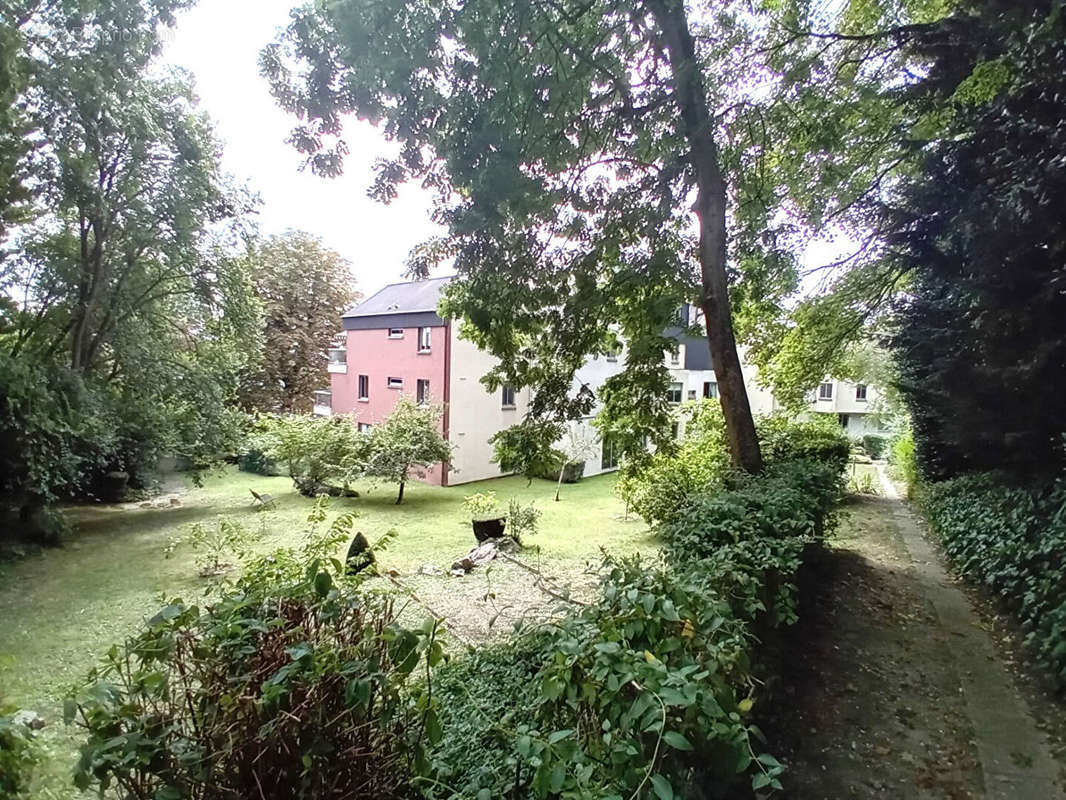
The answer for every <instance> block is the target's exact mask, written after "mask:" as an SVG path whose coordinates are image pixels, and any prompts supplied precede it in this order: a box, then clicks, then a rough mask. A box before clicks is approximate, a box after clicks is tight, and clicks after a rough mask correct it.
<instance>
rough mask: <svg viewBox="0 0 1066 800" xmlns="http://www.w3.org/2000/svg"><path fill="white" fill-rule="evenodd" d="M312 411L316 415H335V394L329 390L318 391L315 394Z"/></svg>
mask: <svg viewBox="0 0 1066 800" xmlns="http://www.w3.org/2000/svg"><path fill="white" fill-rule="evenodd" d="M313 403H314V404H313V405H312V407H311V413H312V414H314V415H315V416H316V417H332V416H333V394H332V393H331V392H327V391H318V392H315V394H314V401H313Z"/></svg>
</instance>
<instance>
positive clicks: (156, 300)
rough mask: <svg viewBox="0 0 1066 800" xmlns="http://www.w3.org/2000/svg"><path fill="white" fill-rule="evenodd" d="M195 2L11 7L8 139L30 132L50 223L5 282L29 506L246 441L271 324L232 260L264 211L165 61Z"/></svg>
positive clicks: (7, 363)
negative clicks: (256, 212)
mask: <svg viewBox="0 0 1066 800" xmlns="http://www.w3.org/2000/svg"><path fill="white" fill-rule="evenodd" d="M187 5H189V2H187V0H114V1H113V2H93V1H90V2H83V1H82V0H54V1H52V2H43V3H42V2H36V1H35V0H26V2H23V3H19V2H15V3H13V4H9V6H16V7H17V8H16V9H15V13H14V14H13V15H12V16H11V17H8V16H6V14H5V18H4V23H5V25H9V26H10V28H8V27H5V28H4V29H3V36H4V42H5V44H6V43H8V42H13V43H14V45H15V47H16V48H17V51H16V53H15V55H14V56H12V57H11V59H10V61H9V60H7V58H8V54H7V53H6V52H5V53H4V55H3V60H2V63H0V76H2V74H3V71H4V70H5V69H6V67H7V65H9V64H14V65H15V66H16V68H17V69H16V72H17V77H18V78H19V80H17V81H15V82H14V83H12V84H11V87H12V89H11V92H13V93H14V94H15V96H16V100H15V104H14V106H15V108H16V109H17V111H18V114H19V120H18V125H17V126H13V125H8V126H7V127H6V128H5V129H4V131H7V132H14V134H17V135H20V136H21V137H22V141H21V155H19V156H18V160H17V164H16V167H17V168H16V173H17V174H27V175H31V176H32V180H28V181H25V182H24V187H25V188H27V189H28V190H30V191H31V192H32V200H33V202H34V204H35V211H36V212H37V213H36V215H35V216H34V217H33V218H32V219H29V220H27V219H21V220H20V221H19V224H17V225H16V226H15V227H14V228H13V229H12V230H11V231H10V233H11V238H10V245H11V251H12V252H11V254H10V256H9V257H8V258H7V259H6V260H5V261H4V262H3V271H2V273H0V287H2V291H3V296H4V297H5V299H6V300H8V301H9V302H8V303H6V304H5V305H4V306H3V307H0V314H2V315H3V323H4V324H3V325H0V352H2V355H3V359H2V360H3V362H4V364H3V370H4V371H5V373H6V374H9V375H13V376H16V377H17V378H18V380H14V381H12V382H10V385H9V386H8V387H6V388H9V389H12V390H13V391H10V392H6V391H5V392H3V396H2V397H0V436H2V438H4V439H5V441H14V442H26V443H32V444H33V445H34V446H33V447H28V446H27V447H22V446H19V447H16V448H14V449H12V450H10V451H7V452H6V453H5V454H6V455H10V458H6V459H3V460H2V464H0V471H2V472H3V475H0V486H2V487H3V489H4V490H6V491H8V492H10V493H12V494H16V495H18V494H20V493H21V494H22V495H24V496H25V497H26V502H27V504H28V505H29V506H33V507H39V506H40V505H41V504H42V503H44V502H47V501H49V500H51V499H53V498H54V497H56V496H63V495H70V494H82V493H86V492H90V493H91V492H92V491H94V486H93V484H94V480H95V479H96V478H97V477H99V475H100V474H101V473H104V472H107V471H125V472H128V473H130V477H131V479H132V480H133V481H134V482H136V480H138V479H139V478H142V477H145V476H144V470H145V469H146V468H148V467H150V466H151V465H152V463H153V462H154V460H155V457H156V456H158V455H159V454H160V453H161V452H171V453H177V454H180V455H185V456H188V457H189V458H190V459H191V460H192V462H193V463H194V464H197V465H202V464H204V463H206V462H209V461H211V460H213V459H214V458H216V457H217V456H218V455H219V454H220V453H223V452H226V451H227V450H229V449H230V448H231V447H232V446H233V445H234V441H233V440H234V437H235V434H236V433H237V428H236V426H235V419H236V418H235V416H234V415H232V414H231V413H230V411H231V409H232V406H233V402H234V400H235V395H236V388H237V383H238V379H239V376H240V373H241V372H242V371H243V370H244V369H245V368H246V367H247V365H248V364H249V363H250V362H251V361H253V360H254V357H255V344H256V342H255V338H254V336H253V331H254V330H255V328H256V327H257V325H258V321H259V314H258V303H257V301H256V299H255V297H254V296H253V295H252V293H251V286H250V281H249V279H248V274H247V272H246V268H245V264H244V263H243V262H242V261H241V260H239V259H234V258H232V257H231V256H230V255H229V253H230V252H232V250H233V249H234V247H235V245H236V244H237V242H238V241H239V240H240V236H241V234H242V233H243V232H244V231H243V230H242V228H243V224H244V222H243V220H244V216H243V212H244V211H246V210H247V209H248V208H249V207H250V205H251V204H250V202H249V201H248V199H247V198H246V196H245V195H244V193H242V192H240V191H236V190H234V189H233V188H231V187H230V186H229V185H228V181H227V179H226V177H225V176H224V175H223V174H222V172H221V169H220V166H219V146H218V144H217V142H216V141H215V139H214V137H213V134H212V131H211V128H210V125H209V124H208V122H207V120H206V118H205V117H204V116H203V115H202V114H201V113H199V112H198V110H197V109H196V102H195V96H194V94H193V91H192V86H191V82H190V80H189V78H188V77H187V76H186V75H183V74H181V73H173V74H167V73H166V72H164V71H162V70H161V69H159V67H158V65H157V64H156V62H155V59H156V56H157V55H158V53H159V51H160V47H161V41H162V40H161V30H162V29H163V28H164V27H165V26H167V25H171V24H173V22H174V13H175V12H176V11H177V10H178V9H181V8H183V7H185V6H187ZM7 10H8V8H7V7H5V12H6V11H7ZM9 32H13V33H12V35H10V36H9V35H8V33H9ZM2 88H3V87H0V91H2ZM11 92H9V94H10V93H11ZM7 119H8V118H7V117H5V118H4V119H3V120H0V123H3V122H5V121H6V120H7ZM4 131H0V148H3V150H2V151H0V168H3V169H4V170H6V169H7V164H8V163H9V162H8V161H5V160H4V159H5V158H6V155H7V153H8V149H7V147H6V144H5V142H4V140H3V132H4ZM18 150H19V147H14V151H18ZM2 212H3V209H0V213H2ZM29 387H32V388H33V392H30V388H29ZM20 393H22V394H20ZM38 395H46V396H47V401H46V402H45V401H43V400H42V401H41V402H37V401H34V400H32V399H30V398H32V397H36V396H38ZM49 409H50V410H49ZM39 453H50V454H60V455H61V457H62V464H58V465H57V469H55V470H52V469H50V464H52V463H55V462H56V461H57V460H58V458H57V459H53V456H52V455H46V456H43V457H41V456H39ZM53 473H54V474H53Z"/></svg>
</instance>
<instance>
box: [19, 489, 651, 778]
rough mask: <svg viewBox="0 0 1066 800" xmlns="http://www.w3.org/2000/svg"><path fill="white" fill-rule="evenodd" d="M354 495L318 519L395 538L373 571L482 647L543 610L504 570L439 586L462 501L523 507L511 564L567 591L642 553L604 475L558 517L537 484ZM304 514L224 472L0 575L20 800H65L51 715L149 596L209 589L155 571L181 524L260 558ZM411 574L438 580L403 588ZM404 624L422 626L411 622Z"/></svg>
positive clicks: (152, 606) (302, 508) (634, 523)
mask: <svg viewBox="0 0 1066 800" xmlns="http://www.w3.org/2000/svg"><path fill="white" fill-rule="evenodd" d="M356 488H357V489H359V490H360V492H361V493H362V496H361V497H359V498H356V499H344V500H340V499H337V500H333V501H331V510H332V512H334V513H340V512H342V511H352V510H354V511H356V512H357V513H358V518H357V520H356V530H360V531H362V532H364V533H365V534H366V536H367V537H368V538H369V539H370V540H371V541H374V540H375V539H377V538H378V537H379V536H381V535H382V534H383V533H384V532H385V531H387V530H389V529H395V530H396V531H397V532H398V534H399V536H398V538H397V539H396V541H395V542H394V543H393V545H392V546H391V547H390V548H389V549H388V551H387V552H385V553H383V554H382V555H381V556H380V562H381V566H382V567H383V568H384V569H385V570H390V569H391V570H395V571H396V572H397V573H398V574H399V576H400V580H401V581H403V582H404V583H406V584H407V585H409V586H410V587H411V588H413V589H414V590H415V591H417V593H418V596H419V597H420V598H421V599H422V600H423V601H424V602H425V603H426V604H427V605H428V606H430V607H431V608H433V610H434V611H435V612H437V613H440V614H444V615H445V616H446V617H448V618H449V620H448V622H449V624H452V625H453V626H454V627H455V629H456V630H457V631H459V630H462V632H463V636H464V637H465V638H467V639H475V638H485V637H486V636H488V635H492V632H494V631H498V630H500V628H501V627H505V626H501V625H499V624H496V625H493V623H496V622H497V619H503V620H510V619H514V618H517V617H519V616H522V614H523V613H525V611H526V610H527V609H528V607H529V606H530V604H531V603H534V602H544V601H546V600H547V598H545V597H544V596H542V595H541V593H540V592H539V590H538V589H537V588H536V586H535V583H534V581H533V579H532V576H530V575H528V573H526V572H525V571H524V570H521V569H520V568H519V567H515V566H513V565H511V564H506V563H505V564H500V565H498V566H494V567H493V568H492V569H490V570H484V571H482V572H480V573H474V574H472V575H470V576H467V577H465V578H453V577H450V576H448V575H447V574H446V573H447V568H448V567H449V566H450V565H451V563H452V562H453V561H454V560H455V559H457V558H458V557H460V556H462V555H465V553H466V552H467V551H468V550H469V549H470V547H471V546H472V544H473V534H472V532H471V529H470V525H469V520H468V518H467V517H466V515H465V514H464V512H463V509H462V502H463V497H464V496H465V495H469V494H472V493H473V492H477V491H494V492H496V494H497V497H498V498H499V500H500V501H501V503H502V504H504V505H506V503H507V501H508V499H510V498H511V497H516V498H518V499H519V500H520V501H522V502H523V503H528V502H530V501H534V502H536V504H537V506H538V507H539V508H540V509H541V510H542V511H543V516H542V518H541V524H540V531H541V532H540V533H539V534H538V536H536V537H535V538H534V539H531V540H530V541H529V542H528V544H529V545H532V546H533V547H532V548H531V549H527V550H526V551H524V552H523V554H522V556H521V557H522V559H523V560H525V561H528V562H529V563H534V564H537V565H538V566H540V567H541V568H542V569H543V571H544V572H545V573H546V574H549V575H553V576H557V577H558V578H560V581H561V582H567V581H570V580H578V581H579V580H580V576H581V573H582V571H583V569H584V567H585V565H586V563H588V562H590V561H596V560H598V557H599V551H600V549H601V548H605V549H607V550H609V551H611V552H612V553H616V554H621V553H628V552H633V551H636V550H647V549H651V548H653V547H654V542H653V540H652V537H651V534H650V533H649V532H648V530H647V528H646V527H645V525H644V524H643V523H642V522H641V521H639V520H638V519H635V518H632V517H631V518H630V519H628V520H627V519H625V517H624V509H623V506H622V503H621V501H619V500H618V499H617V497H616V496H615V494H614V491H613V488H614V477H613V476H611V475H604V476H598V477H595V478H588V479H585V480H583V481H581V482H580V483H578V484H575V485H565V486H564V487H563V491H562V500H561V501H560V502H558V503H557V502H554V500H553V496H554V492H555V486H554V484H552V483H550V482H547V481H539V480H537V481H533V482H532V483H531V484H527V482H526V481H525V480H524V479H521V478H501V479H497V480H493V481H484V482H481V483H477V484H467V485H464V486H456V487H448V488H440V487H433V486H426V485H423V484H420V483H412V484H409V485H408V487H407V492H406V496H405V499H404V502H403V504H402V505H399V506H397V505H395V487H392V486H379V487H376V488H374V487H370V486H367V485H362V486H357V487H356ZM249 489H255V490H256V491H258V492H261V493H262V492H269V493H270V494H273V495H274V496H275V497H276V498H277V507H276V509H274V510H269V511H256V510H254V509H253V508H252V507H251V505H250V503H251V499H252V497H251V494H250V492H249ZM311 504H312V501H311V500H309V499H308V498H305V497H301V496H300V495H299V494H297V493H296V492H295V491H294V490H293V488H292V483H291V481H290V480H289V479H288V478H270V477H263V476H258V475H250V474H247V473H241V472H237V471H235V470H227V471H226V472H225V473H223V474H221V475H214V476H209V477H208V478H207V479H206V481H205V485H204V486H203V487H202V488H193V489H190V491H189V492H188V494H186V495H184V496H182V497H181V505H180V506H173V507H166V508H140V507H136V506H135V507H132V508H122V509H119V508H117V507H111V506H87V507H78V508H75V509H71V510H70V515H71V517H72V518H73V519H74V520H75V521H76V522H77V523H78V531H77V533H76V534H75V535H74V536H73V537H72V538H71V539H70V541H69V542H68V543H67V544H66V546H64V547H63V548H60V549H55V550H47V551H44V552H42V553H40V554H39V555H34V556H31V557H28V558H26V559H23V560H21V561H16V562H10V563H4V564H0V696H2V697H3V698H4V699H5V700H6V701H8V702H12V703H15V704H16V705H18V706H20V707H23V708H32V709H36V710H38V711H39V712H40V713H42V714H43V715H44V716H45V718H46V719H47V721H48V723H49V724H48V726H47V727H46V728H45V733H44V735H43V739H44V741H45V743H46V744H47V746H48V747H49V749H50V750H51V754H50V757H49V760H48V763H47V764H46V765H45V768H44V770H42V785H41V786H40V787H39V789H38V791H37V792H35V794H34V797H41V798H60V797H63V798H65V797H73V796H76V795H75V793H74V790H73V789H72V788H71V787H70V784H69V777H68V776H69V772H70V767H71V765H72V763H73V761H72V759H73V758H74V751H75V746H76V732H75V731H71V730H68V729H66V728H65V727H64V726H63V723H62V719H61V713H60V706H61V702H62V698H63V696H64V695H65V694H66V692H67V691H68V689H69V688H70V687H71V686H72V685H74V684H75V683H76V682H77V681H78V680H79V679H80V678H82V677H83V676H84V675H85V673H86V672H87V671H88V670H89V669H90V668H91V667H92V666H93V664H94V663H96V661H97V660H98V658H99V656H100V654H101V653H103V652H104V651H105V650H106V649H107V647H109V646H110V645H111V644H112V643H114V642H117V641H121V640H122V639H124V638H125V637H126V636H127V635H129V634H131V633H132V632H133V631H135V630H136V628H137V626H138V625H139V624H141V622H142V621H143V619H145V618H146V617H148V616H151V615H152V614H153V613H154V612H155V611H156V610H157V608H158V607H159V605H160V599H161V598H162V597H163V596H166V597H167V598H174V597H183V598H185V599H186V600H196V599H197V598H199V597H200V596H201V595H203V593H204V592H205V590H206V589H207V588H208V587H209V586H210V582H209V581H205V579H203V578H201V577H199V576H198V574H197V572H198V570H197V568H196V565H195V558H196V554H195V553H193V552H192V551H191V550H190V549H188V548H179V549H178V550H177V551H176V552H175V553H174V555H173V556H172V557H171V558H169V559H167V558H164V553H163V550H164V547H165V546H166V544H167V542H168V540H169V539H170V537H172V536H174V535H180V534H181V533H183V532H184V531H185V530H187V529H188V527H189V526H190V525H191V524H192V523H195V522H208V523H210V522H213V521H214V519H215V518H216V517H218V516H220V515H228V516H231V517H234V518H237V519H239V520H240V521H242V522H243V523H245V524H246V525H248V526H252V527H255V528H258V527H259V526H260V525H262V526H263V527H264V530H265V536H264V538H263V540H262V542H261V543H260V544H259V545H258V549H260V550H263V551H268V550H271V549H274V548H276V547H278V546H284V545H298V544H299V543H300V541H301V539H302V538H303V536H304V533H305V531H306V527H307V526H306V518H307V514H308V512H309V511H310V508H311ZM338 555H343V553H340V554H338ZM425 564H433V565H434V566H436V567H438V568H440V569H442V570H444V572H445V574H443V575H434V576H426V575H418V574H416V573H417V571H418V570H419V569H420V567H422V566H423V565H425ZM413 612H417V613H422V612H421V610H420V609H417V608H415V609H413Z"/></svg>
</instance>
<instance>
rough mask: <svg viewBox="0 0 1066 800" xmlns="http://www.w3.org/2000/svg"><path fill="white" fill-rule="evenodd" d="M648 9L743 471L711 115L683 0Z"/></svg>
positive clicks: (750, 460)
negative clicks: (660, 49)
mask: <svg viewBox="0 0 1066 800" xmlns="http://www.w3.org/2000/svg"><path fill="white" fill-rule="evenodd" d="M648 8H649V9H650V11H651V13H652V16H654V18H655V21H656V23H658V25H659V28H660V30H661V32H662V41H663V45H664V47H665V49H666V52H667V54H668V55H669V58H670V68H671V71H672V73H673V82H674V97H675V98H676V99H677V105H678V110H679V111H680V114H681V123H682V127H683V130H684V134H685V138H686V139H687V140H688V144H689V148H690V160H691V163H692V166H693V169H694V170H695V173H696V186H697V196H696V202H695V205H694V206H693V210H694V211H695V212H696V216H697V218H698V219H699V223H700V243H699V258H700V275H701V296H700V299H699V305H700V308H701V309H702V310H703V316H704V320H705V324H706V328H707V342H708V344H709V345H710V348H711V358H712V360H713V362H714V373H715V376H716V377H717V379H718V394H719V399H720V400H721V403H722V414H723V416H724V417H725V427H726V436H727V438H728V440H729V452H730V455H731V456H732V460H733V464H734V466H736V467H739V468H740V469H743V470H745V471H747V472H759V471H760V470H761V469H762V452H761V451H760V449H759V439H758V437H757V436H756V434H755V421H754V420H753V419H752V416H751V405H750V404H749V402H748V392H747V390H746V389H745V388H744V375H743V373H742V372H741V369H740V355H739V354H738V353H737V342H736V338H735V336H734V335H733V312H732V309H731V308H730V304H729V278H728V275H727V273H726V259H727V247H726V221H725V215H726V192H725V179H724V178H723V176H722V169H721V165H720V164H719V163H718V146H717V144H716V143H715V141H714V119H713V118H712V116H711V113H710V110H709V109H708V106H707V93H706V90H705V89H704V86H703V78H702V74H701V71H700V66H699V62H698V61H697V60H696V48H695V44H694V43H693V39H692V32H691V31H690V30H689V27H688V19H687V17H686V15H685V6H684V2H683V0H648Z"/></svg>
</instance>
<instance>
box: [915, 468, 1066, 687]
mask: <svg viewBox="0 0 1066 800" xmlns="http://www.w3.org/2000/svg"><path fill="white" fill-rule="evenodd" d="M923 503H924V507H925V511H926V514H927V517H928V519H929V522H930V524H931V526H932V529H933V531H934V533H935V534H936V536H937V537H938V538H939V540H940V542H941V543H942V545H943V547H944V551H945V553H946V554H947V555H948V557H949V558H950V559H951V561H952V563H953V564H954V565H955V568H956V569H957V570H958V571H959V572H960V573H961V574H962V575H964V576H965V577H966V578H968V579H970V580H972V581H974V582H975V583H977V584H979V585H981V586H983V587H984V588H986V589H988V590H989V591H991V592H992V593H993V594H995V595H996V596H998V597H999V598H1001V599H1002V600H1003V602H1004V603H1005V604H1006V606H1007V608H1008V609H1009V610H1010V611H1011V612H1012V613H1013V614H1014V615H1015V616H1016V617H1017V618H1018V620H1019V621H1020V622H1021V623H1022V625H1023V627H1024V629H1025V631H1026V633H1027V635H1026V641H1027V643H1028V644H1030V645H1031V646H1032V647H1033V649H1034V652H1035V653H1036V655H1037V657H1038V658H1039V660H1040V662H1041V663H1042V664H1043V665H1044V666H1045V667H1047V668H1048V669H1049V670H1051V671H1052V672H1053V673H1054V674H1055V675H1056V677H1057V680H1058V682H1059V684H1060V686H1066V559H1064V558H1063V553H1066V481H1064V480H1063V479H1061V478H1060V479H1059V480H1057V481H1054V482H1050V483H1049V482H1044V483H1043V484H1041V485H1036V486H1016V485H1011V484H1010V483H1008V481H1007V480H1006V478H1005V477H1004V476H1002V475H999V474H996V473H982V474H978V475H970V476H966V477H961V478H956V479H954V480H950V481H944V482H941V483H935V484H929V485H928V486H927V487H926V488H925V491H924V492H923Z"/></svg>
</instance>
